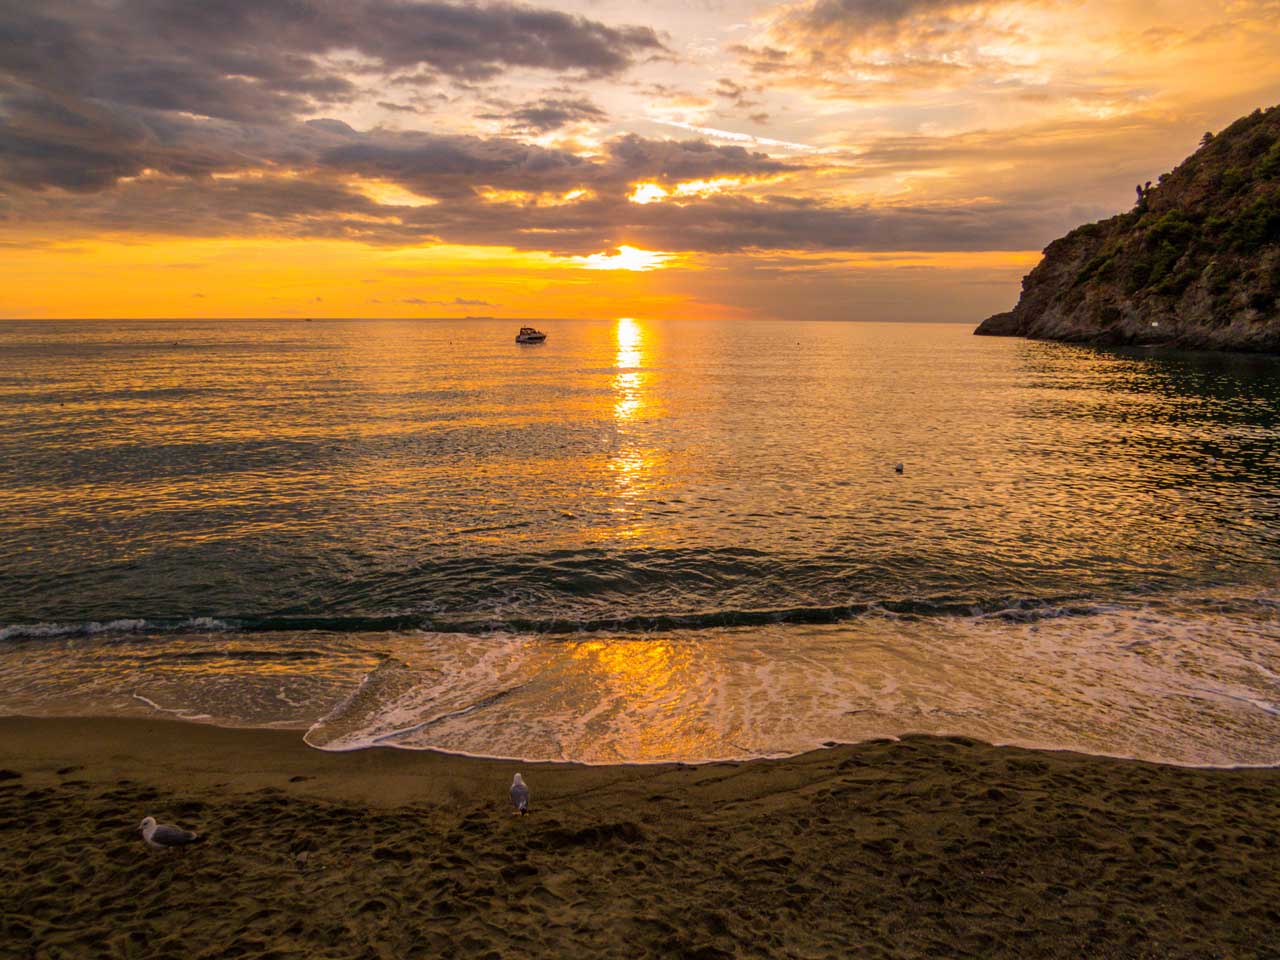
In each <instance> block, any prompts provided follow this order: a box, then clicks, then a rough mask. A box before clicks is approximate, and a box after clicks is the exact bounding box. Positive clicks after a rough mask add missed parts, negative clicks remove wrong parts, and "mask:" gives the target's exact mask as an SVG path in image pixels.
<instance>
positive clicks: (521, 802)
mask: <svg viewBox="0 0 1280 960" xmlns="http://www.w3.org/2000/svg"><path fill="white" fill-rule="evenodd" d="M511 805H512V806H513V807H515V808H516V813H518V814H519V813H528V812H529V788H528V787H527V786H526V785H525V782H524V777H522V776H520V774H518V773H517V774H516V778H515V779H514V780H512V781H511Z"/></svg>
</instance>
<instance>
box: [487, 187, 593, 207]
mask: <svg viewBox="0 0 1280 960" xmlns="http://www.w3.org/2000/svg"><path fill="white" fill-rule="evenodd" d="M476 196H478V197H479V198H480V199H481V200H483V201H484V202H485V203H512V204H516V205H517V206H521V207H562V206H564V205H566V204H569V203H577V202H578V201H579V200H589V199H591V198H592V197H594V196H595V193H594V192H593V191H591V190H584V189H582V188H578V189H576V190H568V191H566V192H564V193H549V192H547V191H545V190H544V191H542V192H540V193H534V192H532V191H529V190H495V189H494V188H493V187H482V188H481V189H479V190H477V191H476Z"/></svg>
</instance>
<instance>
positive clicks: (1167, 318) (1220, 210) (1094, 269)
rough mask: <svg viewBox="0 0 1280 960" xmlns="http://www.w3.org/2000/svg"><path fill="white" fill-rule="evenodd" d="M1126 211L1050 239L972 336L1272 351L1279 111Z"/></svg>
mask: <svg viewBox="0 0 1280 960" xmlns="http://www.w3.org/2000/svg"><path fill="white" fill-rule="evenodd" d="M1138 194H1139V196H1138V202H1137V205H1136V206H1135V207H1134V208H1133V210H1131V211H1129V212H1128V213H1122V214H1120V215H1119V216H1115V217H1112V218H1111V219H1109V220H1102V221H1100V222H1098V223H1090V224H1086V225H1085V226H1083V227H1078V228H1077V229H1075V230H1073V231H1071V233H1069V234H1067V235H1066V236H1065V237H1062V238H1061V239H1059V240H1055V241H1054V242H1053V243H1051V244H1049V246H1048V247H1047V248H1046V249H1045V251H1044V259H1043V260H1041V261H1040V263H1039V265H1038V266H1037V267H1036V268H1035V269H1034V270H1032V271H1031V273H1029V274H1028V275H1027V276H1026V277H1025V278H1024V279H1023V281H1022V296H1021V298H1020V299H1019V300H1018V304H1017V306H1015V307H1014V308H1013V309H1012V310H1011V311H1009V312H1008V313H998V314H996V315H995V316H994V317H990V318H988V319H987V320H985V321H983V323H982V324H981V326H979V327H978V329H977V330H976V331H974V332H975V333H979V334H986V335H991V336H1017V337H1033V338H1036V339H1041V340H1067V341H1075V342H1086V343H1097V344H1110V345H1117V344H1135V343H1136V344H1156V343H1158V344H1167V345H1169V346H1176V347H1186V348H1192V349H1211V350H1246V351H1256V352H1267V353H1280V107H1272V108H1271V109H1269V110H1266V111H1262V110H1256V111H1254V112H1253V113H1251V114H1250V115H1249V116H1247V117H1242V118H1241V119H1239V120H1237V121H1236V122H1235V123H1233V124H1232V125H1231V126H1229V127H1228V128H1227V129H1226V130H1224V131H1222V132H1221V133H1220V134H1218V135H1217V136H1213V135H1212V134H1205V137H1204V140H1203V141H1202V142H1201V147H1200V149H1199V150H1197V151H1196V152H1195V153H1194V154H1193V155H1192V156H1190V157H1188V158H1187V159H1186V160H1184V161H1183V162H1182V164H1181V165H1179V166H1178V167H1177V169H1175V170H1174V171H1173V172H1172V173H1168V174H1165V175H1164V176H1162V177H1161V178H1160V181H1159V183H1158V184H1154V185H1153V184H1147V185H1145V187H1139V188H1138Z"/></svg>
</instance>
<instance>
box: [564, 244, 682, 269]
mask: <svg viewBox="0 0 1280 960" xmlns="http://www.w3.org/2000/svg"><path fill="white" fill-rule="evenodd" d="M572 259H573V260H575V261H576V262H577V263H579V264H581V265H582V267H583V269H585V270H657V269H658V268H659V267H664V266H666V265H667V263H668V262H669V261H671V260H673V259H675V254H673V253H661V252H659V251H656V250H639V249H637V248H636V247H629V246H626V245H625V244H624V245H623V246H620V247H618V252H617V253H612V254H610V253H593V254H590V255H588V256H585V257H573V258H572Z"/></svg>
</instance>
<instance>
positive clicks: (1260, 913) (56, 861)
mask: <svg viewBox="0 0 1280 960" xmlns="http://www.w3.org/2000/svg"><path fill="white" fill-rule="evenodd" d="M0 744H3V746H2V747H0V768H3V771H4V772H3V773H0V777H3V779H2V780H0V830H3V844H0V849H2V850H3V853H2V854H0V857H2V859H0V877H3V880H2V881H0V882H2V884H3V890H2V891H0V892H2V895H0V903H2V904H3V907H2V908H0V909H2V910H3V928H2V929H0V955H3V956H4V957H6V958H8V957H40V958H57V957H157V958H158V957H172V958H188V957H245V958H266V957H276V958H283V957H299V958H301V957H335V958H336V957H387V958H391V957H397V958H400V957H453V956H457V957H513V956H529V957H540V956H546V957H553V956H569V957H614V956H617V957H628V958H635V957H697V958H721V957H759V956H777V957H804V958H816V957H850V956H858V957H1062V958H1067V957H1071V958H1077V957H1115V958H1121V957H1124V958H1128V957H1133V958H1140V957H1141V958H1147V957H1150V958H1155V957H1188V958H1190V957H1204V958H1209V957H1230V958H1244V957H1275V956H1280V943H1277V941H1276V940H1275V933H1276V931H1277V930H1278V929H1280V907H1277V902H1280V857H1277V850H1278V849H1280V813H1277V811H1278V810H1280V771H1277V770H1272V769H1255V770H1198V769H1187V768H1179V767H1168V766H1158V765H1153V764H1147V763H1140V762H1133V761H1123V760H1109V759H1101V758H1094V757H1086V756H1080V755H1075V754H1068V753H1056V752H1042V751H1032V750H1024V749H1017V748H996V747H991V746H988V745H984V744H981V743H977V742H975V741H971V740H966V739H959V738H954V739H953V738H926V737H908V738H905V739H903V740H901V741H896V742H889V741H880V742H873V743H865V744H860V745H853V746H839V747H833V748H831V749H827V750H821V751H817V752H814V753H809V754H806V755H803V756H799V757H794V758H790V759H786V760H777V761H773V760H762V761H752V762H747V763H718V764H711V765H705V766H680V765H666V766H621V767H582V766H572V765H547V764H517V763H511V762H503V761H492V760H478V759H471V758H463V757H454V756H446V755H440V754H434V753H414V752H406V751H394V750H370V751H362V752H358V753H351V754H325V753H321V752H318V751H315V750H311V749H309V748H307V747H305V746H304V745H303V744H302V743H301V741H300V736H299V734H298V733H296V732H292V731H242V730H226V729H218V728H214V727H208V726H199V725H190V724H180V723H172V722H162V721H154V722H153V721H142V720H121V719H114V720H49V719H42V720H31V719H24V718H7V719H3V720H0ZM515 771H520V772H522V773H523V775H524V777H525V779H526V780H527V781H528V782H529V784H530V785H531V788H532V791H533V807H532V812H531V814H530V815H529V816H527V817H513V816H511V815H510V809H509V805H508V801H507V785H508V784H509V783H510V780H511V776H512V773H513V772H515ZM145 815H153V816H155V817H157V818H158V819H160V820H161V821H162V822H171V823H177V824H180V825H182V826H185V827H188V828H191V829H194V830H198V831H200V832H201V833H203V834H204V835H205V836H206V837H207V841H206V842H205V843H203V844H201V845H199V846H196V847H192V848H189V849H186V850H182V851H176V852H168V851H164V852H158V851H152V850H149V849H148V848H147V847H146V846H145V845H144V844H143V843H142V841H141V839H140V837H139V835H138V832H137V831H138V823H139V821H140V820H141V818H142V817H143V816H145Z"/></svg>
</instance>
